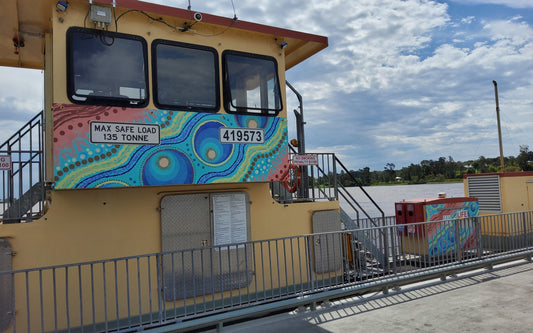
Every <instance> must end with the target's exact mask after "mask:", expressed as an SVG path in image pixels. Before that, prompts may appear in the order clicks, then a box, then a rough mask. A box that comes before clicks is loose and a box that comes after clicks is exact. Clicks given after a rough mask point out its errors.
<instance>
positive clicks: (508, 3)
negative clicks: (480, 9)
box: [452, 0, 533, 8]
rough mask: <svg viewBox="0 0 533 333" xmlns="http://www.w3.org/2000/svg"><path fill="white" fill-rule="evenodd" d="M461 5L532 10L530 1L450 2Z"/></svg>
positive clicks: (471, 0) (532, 6) (488, 0)
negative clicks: (498, 6)
mask: <svg viewBox="0 0 533 333" xmlns="http://www.w3.org/2000/svg"><path fill="white" fill-rule="evenodd" d="M452 1H453V2H458V3H460V4H462V5H502V6H508V7H511V8H533V3H532V2H531V0H452Z"/></svg>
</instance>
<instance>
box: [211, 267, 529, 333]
mask: <svg viewBox="0 0 533 333" xmlns="http://www.w3.org/2000/svg"><path fill="white" fill-rule="evenodd" d="M532 294H533V263H532V262H531V261H524V260H519V261H514V262H510V263H506V264H502V265H499V266H496V267H494V269H491V270H487V269H479V270H476V271H471V272H468V273H463V274H458V275H453V276H448V277H447V279H446V280H444V281H443V280H441V279H434V280H429V281H425V282H421V283H415V284H411V285H406V286H404V287H402V288H399V289H395V290H390V291H389V293H385V294H384V293H383V292H377V293H373V294H368V295H361V296H351V297H347V298H343V299H337V300H331V301H329V302H324V303H322V304H320V305H318V306H317V308H316V310H314V311H313V310H311V309H310V308H308V307H307V308H304V307H300V308H298V309H297V310H294V311H292V312H287V313H281V314H277V315H273V316H268V317H264V318H260V319H255V320H252V321H247V322H242V323H237V324H234V325H227V326H224V327H218V328H217V329H212V330H210V331H209V332H216V331H223V332H228V333H229V332H234V333H239V332H254V333H263V332H264V333H267V332H289V331H291V332H508V333H510V332H531V330H532V327H533V317H532V316H531V310H533V306H532V305H531V295H532Z"/></svg>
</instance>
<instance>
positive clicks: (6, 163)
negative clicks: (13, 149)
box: [0, 155, 11, 170]
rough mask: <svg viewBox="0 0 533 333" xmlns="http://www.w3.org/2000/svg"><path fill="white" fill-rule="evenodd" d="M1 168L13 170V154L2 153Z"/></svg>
mask: <svg viewBox="0 0 533 333" xmlns="http://www.w3.org/2000/svg"><path fill="white" fill-rule="evenodd" d="M0 170H11V156H9V155H0Z"/></svg>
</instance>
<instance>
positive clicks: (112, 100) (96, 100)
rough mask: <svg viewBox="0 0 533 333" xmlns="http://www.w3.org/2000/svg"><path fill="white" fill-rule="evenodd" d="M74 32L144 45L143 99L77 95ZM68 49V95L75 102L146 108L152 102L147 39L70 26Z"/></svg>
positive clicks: (67, 40)
mask: <svg viewBox="0 0 533 333" xmlns="http://www.w3.org/2000/svg"><path fill="white" fill-rule="evenodd" d="M74 33H88V34H94V35H95V36H98V35H99V36H104V37H109V38H120V39H129V40H133V41H138V42H140V43H141V47H142V57H143V67H144V83H145V96H144V98H142V99H133V98H119V97H116V96H85V95H77V94H76V91H75V89H76V87H75V86H74V85H75V83H74V75H75V73H74V61H73V55H74V51H75V50H74V47H73V45H72V39H73V37H72V35H73V34H74ZM66 51H67V59H66V62H67V97H68V99H69V100H70V101H71V102H72V103H74V104H82V105H105V106H121V107H130V108H144V107H146V106H148V104H149V103H150V81H149V67H148V44H147V42H146V40H145V39H144V38H143V37H141V36H138V35H132V34H125V33H120V32H114V31H108V30H98V29H92V28H83V27H70V28H69V29H68V30H67V33H66ZM74 96H83V97H84V98H86V99H85V100H77V99H74V98H73V97H74Z"/></svg>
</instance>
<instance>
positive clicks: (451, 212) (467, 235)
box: [425, 201, 479, 256]
mask: <svg viewBox="0 0 533 333" xmlns="http://www.w3.org/2000/svg"><path fill="white" fill-rule="evenodd" d="M425 215H426V221H444V222H440V223H430V224H428V225H427V227H426V235H427V240H428V247H429V254H430V255H431V256H433V255H442V254H448V253H453V252H455V251H456V250H457V246H459V247H460V249H461V250H466V249H472V248H475V247H476V244H477V243H476V237H475V236H476V234H475V225H474V221H473V220H471V219H468V218H469V217H474V216H479V204H478V202H477V201H465V202H454V203H443V204H434V205H426V206H425ZM447 221H448V222H447Z"/></svg>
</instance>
